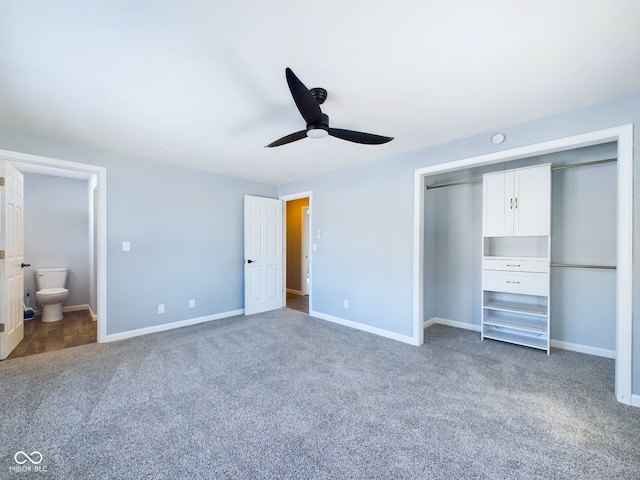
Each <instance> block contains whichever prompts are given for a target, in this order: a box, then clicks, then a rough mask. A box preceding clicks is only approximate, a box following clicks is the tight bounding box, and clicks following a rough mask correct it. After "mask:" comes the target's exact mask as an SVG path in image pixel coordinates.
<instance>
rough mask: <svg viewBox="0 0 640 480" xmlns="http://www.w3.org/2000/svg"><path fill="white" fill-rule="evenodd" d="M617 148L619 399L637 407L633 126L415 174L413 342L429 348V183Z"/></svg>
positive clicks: (591, 133) (617, 392) (499, 153)
mask: <svg viewBox="0 0 640 480" xmlns="http://www.w3.org/2000/svg"><path fill="white" fill-rule="evenodd" d="M609 142H617V146H618V162H617V167H618V172H617V178H618V182H617V214H618V223H617V225H618V230H617V269H616V281H617V289H616V366H615V394H616V398H617V399H618V401H619V402H621V403H625V404H627V405H631V403H632V379H633V377H632V371H631V370H632V361H633V359H632V337H633V329H632V327H633V295H632V294H633V289H632V287H633V124H628V125H623V126H620V127H614V128H609V129H605V130H598V131H595V132H589V133H585V134H581V135H575V136H571V137H566V138H560V139H557V140H551V141H548V142H542V143H537V144H534V145H528V146H524V147H518V148H514V149H511V150H505V151H501V152H494V153H489V154H486V155H480V156H476V157H471V158H465V159H462V160H456V161H453V162H448V163H440V164H437V165H432V166H429V167H423V168H418V169H416V170H415V171H414V186H413V188H414V190H413V200H414V201H413V214H414V218H413V342H412V343H414V344H415V345H422V344H423V343H424V318H423V317H424V198H425V177H426V176H428V175H434V174H438V173H445V172H452V171H455V170H464V169H467V168H471V167H479V166H482V165H490V164H494V163H499V162H509V161H512V160H518V159H521V158H527V157H533V156H538V155H545V154H549V153H555V152H561V151H565V150H573V149H576V148H581V147H588V146H591V145H599V144H602V143H609Z"/></svg>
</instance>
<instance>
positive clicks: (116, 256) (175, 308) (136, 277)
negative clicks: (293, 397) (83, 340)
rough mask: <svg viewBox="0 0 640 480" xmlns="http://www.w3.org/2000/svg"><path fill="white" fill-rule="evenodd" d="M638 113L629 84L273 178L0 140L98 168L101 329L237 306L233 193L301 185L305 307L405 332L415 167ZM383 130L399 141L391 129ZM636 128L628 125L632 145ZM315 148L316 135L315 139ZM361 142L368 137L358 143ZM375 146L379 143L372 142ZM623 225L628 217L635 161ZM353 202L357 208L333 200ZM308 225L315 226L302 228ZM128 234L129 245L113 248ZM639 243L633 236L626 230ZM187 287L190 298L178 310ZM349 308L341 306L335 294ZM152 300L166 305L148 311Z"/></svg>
mask: <svg viewBox="0 0 640 480" xmlns="http://www.w3.org/2000/svg"><path fill="white" fill-rule="evenodd" d="M638 122H640V92H639V93H635V94H633V95H628V96H626V97H622V98H620V99H617V100H614V101H610V102H606V103H602V104H597V105H594V106H591V107H588V108H583V109H580V110H576V111H572V112H567V113H562V114H558V115H555V116H550V117H547V118H544V119H540V120H538V121H534V122H530V123H527V124H523V125H517V126H512V127H509V126H505V128H503V129H501V131H502V132H503V133H505V134H506V136H507V140H506V142H505V143H504V144H502V145H498V146H497V145H493V144H492V143H491V142H490V140H489V138H490V134H491V133H492V132H486V133H485V134H483V135H477V136H473V137H469V138H464V139H460V140H457V141H454V142H450V143H446V144H443V145H438V146H434V147H431V148H428V149H424V150H420V151H415V152H408V153H406V154H404V155H400V156H397V157H394V158H387V159H383V160H378V161H375V162H371V163H368V164H363V165H359V166H355V167H351V168H345V169H343V170H340V171H335V172H330V173H327V174H323V175H318V176H316V177H313V178H308V179H304V180H300V181H297V182H293V183H290V184H287V185H283V186H280V187H279V188H277V187H275V186H270V185H265V184H260V183H255V182H249V181H244V180H239V179H230V178H228V177H221V176H218V175H214V174H208V173H204V172H198V171H195V170H190V169H186V168H178V167H175V166H171V165H166V164H161V163H159V162H153V161H150V160H145V159H141V158H137V157H128V156H123V155H119V154H115V153H111V152H106V151H102V150H97V149H93V148H90V147H87V146H81V145H77V144H73V143H70V142H64V141H59V140H55V139H52V138H45V137H41V136H37V135H31V134H26V133H23V132H20V131H17V130H14V129H7V128H4V129H2V128H0V138H1V139H2V140H1V142H0V147H1V148H3V149H7V150H14V151H19V152H25V153H33V154H36V155H45V156H50V157H54V158H59V159H64V160H71V161H77V162H83V163H93V164H96V165H102V166H105V167H107V168H108V179H109V180H108V191H107V195H108V278H109V280H108V281H109V284H108V289H109V291H108V294H109V299H108V315H109V333H117V332H123V331H127V330H132V329H135V328H140V327H146V326H152V325H159V324H163V323H168V322H172V321H177V320H181V319H185V318H193V317H196V316H199V315H206V314H213V313H219V312H225V311H229V310H233V309H237V308H242V306H243V300H242V275H243V267H242V195H243V194H245V193H248V194H253V195H263V196H272V197H273V196H276V195H283V196H284V195H288V194H294V193H300V192H304V191H313V202H314V205H313V207H314V210H313V222H314V229H315V230H317V229H318V228H319V229H321V230H322V238H321V239H319V240H316V241H315V242H316V243H317V251H316V252H313V279H312V289H313V292H312V294H313V302H314V310H316V311H318V312H321V313H325V314H329V315H335V316H337V317H341V318H344V319H347V320H351V321H353V322H358V323H361V324H363V325H369V326H372V327H378V328H382V329H386V330H388V331H390V332H394V333H397V334H401V335H407V336H410V335H411V332H412V326H413V316H412V313H413V310H412V309H413V298H412V288H413V283H412V279H413V173H414V170H415V169H416V168H421V167H426V166H429V165H434V164H440V163H444V162H450V161H454V160H459V159H463V158H468V157H472V156H476V155H482V154H486V153H490V152H494V151H498V150H506V149H511V148H515V147H520V146H524V145H530V144H534V143H539V142H544V141H549V140H552V139H556V138H561V137H567V136H570V135H576V134H580V133H584V132H589V131H594V130H600V129H604V128H610V127H614V126H619V125H624V124H628V123H638ZM394 141H398V142H400V141H402V139H396V140H394ZM638 145H640V138H639V134H638V129H637V128H636V130H635V151H636V152H637V151H638V148H639V147H638ZM319 148H321V146H319ZM362 148H376V147H366V146H363V147H362ZM381 148H383V147H381ZM634 175H635V182H634V185H635V187H634V188H635V192H634V228H635V231H636V232H637V231H639V230H638V228H640V190H639V189H640V173H639V169H636V170H635V173H634ZM356 202H357V205H358V209H357V214H354V213H353V212H352V211H350V210H349V209H346V208H344V207H345V205H353V204H356ZM314 235H315V232H314ZM123 240H129V241H131V242H132V243H131V245H132V251H131V252H130V253H128V254H126V253H123V252H121V242H122V241H123ZM634 249H635V251H636V252H638V251H640V236H638V235H636V236H635V238H634ZM634 275H635V278H636V281H635V283H634V286H633V294H634V295H633V296H634V318H633V330H634V338H633V342H634V343H633V345H634V348H633V365H634V369H633V375H634V393H640V316H639V312H640V287H639V285H640V283H639V281H640V258H639V256H638V255H636V256H635V259H634ZM188 298H196V299H197V301H198V308H197V309H195V310H189V309H187V299H188ZM345 299H347V300H349V301H350V309H349V310H345V309H344V308H343V300H345ZM158 303H165V304H166V305H167V313H166V314H164V315H158V314H157V313H156V308H157V304H158Z"/></svg>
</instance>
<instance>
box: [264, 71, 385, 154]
mask: <svg viewBox="0 0 640 480" xmlns="http://www.w3.org/2000/svg"><path fill="white" fill-rule="evenodd" d="M285 73H286V76H287V83H288V84H289V90H291V95H292V96H293V101H294V102H296V106H297V107H298V110H300V114H301V115H302V118H304V119H305V121H306V122H307V128H306V129H305V130H300V131H299V132H295V133H292V134H290V135H287V136H285V137H282V138H280V139H278V140H276V141H275V142H272V143H270V144H269V145H267V147H279V146H280V145H286V144H287V143H291V142H295V141H296V140H302V139H303V138H306V137H311V138H324V137H326V136H327V135H331V136H332V137H336V138H340V139H342V140H347V141H349V142H354V143H362V144H365V145H381V144H383V143H387V142H390V141H391V140H393V137H383V136H382V135H373V134H372V133H363V132H356V131H353V130H343V129H342V128H331V127H329V117H328V116H327V115H326V114H324V113H322V110H320V105H322V104H323V103H324V101H325V100H326V99H327V91H326V90H325V89H324V88H312V89H311V90H309V89H308V88H307V87H305V86H304V84H303V83H302V82H301V81H300V79H299V78H298V77H296V75H295V73H293V71H292V70H291V69H290V68H287V69H286V70H285Z"/></svg>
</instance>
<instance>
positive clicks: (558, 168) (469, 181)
mask: <svg viewBox="0 0 640 480" xmlns="http://www.w3.org/2000/svg"><path fill="white" fill-rule="evenodd" d="M617 161H618V159H617V158H606V159H604V160H593V161H591V162H582V163H572V164H570V165H559V166H557V167H551V170H564V169H566V168H576V167H586V166H588V165H598V164H599V163H611V162H617ZM480 182H482V179H481V178H476V179H474V180H464V181H462V182H452V183H443V184H442V185H433V186H430V185H425V188H426V189H427V190H433V189H434V188H443V187H454V186H456V185H467V184H469V183H480Z"/></svg>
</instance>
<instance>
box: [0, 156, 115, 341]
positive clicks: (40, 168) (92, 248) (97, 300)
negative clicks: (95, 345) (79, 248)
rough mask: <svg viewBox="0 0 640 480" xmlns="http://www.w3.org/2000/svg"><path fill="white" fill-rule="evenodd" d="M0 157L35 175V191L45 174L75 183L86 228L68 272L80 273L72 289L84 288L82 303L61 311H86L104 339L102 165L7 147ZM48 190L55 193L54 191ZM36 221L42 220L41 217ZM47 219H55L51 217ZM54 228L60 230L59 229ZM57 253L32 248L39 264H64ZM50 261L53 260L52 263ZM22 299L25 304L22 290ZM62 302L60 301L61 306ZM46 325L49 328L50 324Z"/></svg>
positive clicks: (77, 313)
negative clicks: (12, 149)
mask: <svg viewBox="0 0 640 480" xmlns="http://www.w3.org/2000/svg"><path fill="white" fill-rule="evenodd" d="M0 158H1V159H2V160H5V161H8V162H10V163H11V164H13V165H14V166H15V167H16V168H17V169H18V170H19V171H21V172H24V173H27V174H28V175H31V176H33V178H37V179H39V181H40V182H41V183H40V184H39V187H37V189H36V191H37V192H42V191H44V189H42V188H41V187H42V185H43V183H42V182H47V178H54V177H55V178H58V179H59V180H58V183H60V182H62V183H63V184H64V185H58V187H60V188H63V189H68V188H69V187H70V182H71V183H73V182H77V183H78V185H76V186H77V187H78V188H77V189H76V190H78V195H80V196H81V197H82V198H81V199H78V203H83V204H84V207H86V208H85V210H84V212H85V214H86V216H87V217H88V219H87V222H86V224H85V226H86V232H85V234H83V235H82V242H83V244H84V245H85V247H86V251H85V249H83V253H81V256H82V257H84V258H83V259H81V260H80V265H81V266H75V267H73V269H71V272H70V273H71V275H80V277H81V278H79V280H80V282H77V283H76V286H77V288H76V289H75V290H77V291H79V290H82V289H85V290H87V291H85V295H84V296H83V297H82V298H83V300H82V302H80V303H82V305H78V301H77V299H75V300H73V302H71V303H73V305H72V308H70V309H66V310H65V309H64V308H63V311H64V314H65V316H66V315H69V316H70V317H73V319H76V317H78V316H82V314H86V317H87V318H88V320H89V322H90V323H91V326H92V330H93V333H92V335H94V336H95V337H96V339H97V341H98V342H104V341H106V332H107V323H106V322H107V318H106V169H105V168H104V167H98V166H95V165H89V164H81V163H76V162H68V161H65V160H58V159H54V158H48V157H41V156H37V155H29V154H23V153H19V152H11V151H7V150H0ZM50 193H51V192H50ZM51 194H52V195H55V193H51ZM40 221H44V220H43V219H42V218H41V219H40ZM50 221H55V220H54V219H53V218H51V219H50ZM72 223H73V222H71V223H69V225H71V224H72ZM38 227H39V226H38V225H36V227H35V228H36V230H38ZM69 228H71V227H69ZM58 230H59V231H60V230H61V229H58ZM67 247H69V249H70V250H71V251H76V249H74V248H73V247H74V246H73V245H70V246H69V245H68V246H67ZM58 250H59V249H58ZM59 253H60V252H59V251H58V252H56V254H57V255H58V257H56V258H49V257H47V255H48V253H47V248H44V249H40V251H38V252H36V253H35V255H40V256H41V260H42V262H41V263H43V264H42V265H39V266H40V267H44V268H48V267H60V266H62V267H64V266H66V265H62V264H61V263H60V264H58V263H59V262H61V261H62V259H61V257H59ZM42 255H44V257H42ZM78 256H80V255H78ZM45 257H47V258H45ZM71 257H72V255H71V256H69V258H71ZM74 261H75V260H74ZM44 263H47V265H44ZM53 263H56V264H55V265H54V264H53ZM33 267H34V268H36V267H37V265H35V264H34V265H33ZM80 272H81V273H80ZM33 273H34V272H33V271H32V272H31V276H33ZM33 285H35V284H34V283H33V282H32V283H31V284H29V285H27V284H25V290H30V299H29V306H30V307H33V309H34V310H37V309H38V307H37V305H36V304H35V301H36V292H35V290H36V288H35V287H34V286H33ZM69 296H71V294H69ZM68 298H69V297H68ZM70 300H72V299H70ZM24 303H25V306H26V304H27V301H26V292H25V302H24ZM64 306H65V305H64V304H63V307H64ZM73 307H76V308H73ZM35 313H37V312H35ZM83 318H84V317H83ZM31 321H32V320H31ZM54 323H58V324H60V322H51V325H53V324H54ZM47 327H50V328H51V326H47ZM85 334H86V335H89V334H87V333H86V332H84V333H82V335H85ZM71 336H73V335H67V338H68V339H69V337H71ZM64 337H65V334H64V332H62V337H61V338H62V339H63V342H64ZM63 346H64V344H63ZM69 346H73V345H69ZM40 347H42V345H40ZM44 351H47V350H44Z"/></svg>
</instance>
